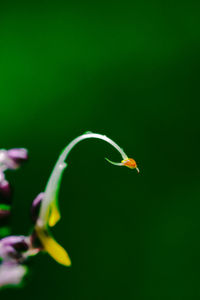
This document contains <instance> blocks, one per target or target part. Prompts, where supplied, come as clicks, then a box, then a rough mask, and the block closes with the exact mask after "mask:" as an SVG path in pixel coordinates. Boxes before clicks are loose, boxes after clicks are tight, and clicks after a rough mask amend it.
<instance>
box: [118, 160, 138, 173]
mask: <svg viewBox="0 0 200 300" xmlns="http://www.w3.org/2000/svg"><path fill="white" fill-rule="evenodd" d="M122 165H123V166H125V167H128V168H130V169H136V170H137V171H138V173H139V172H140V171H139V169H138V167H137V164H136V161H135V160H134V159H133V158H126V159H124V160H122Z"/></svg>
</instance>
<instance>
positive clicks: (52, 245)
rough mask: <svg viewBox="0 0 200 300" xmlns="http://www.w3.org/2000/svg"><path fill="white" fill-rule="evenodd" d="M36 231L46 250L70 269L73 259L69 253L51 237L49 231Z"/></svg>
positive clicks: (39, 229) (40, 229)
mask: <svg viewBox="0 0 200 300" xmlns="http://www.w3.org/2000/svg"><path fill="white" fill-rule="evenodd" d="M35 230H36V232H37V236H38V238H39V240H40V242H41V243H42V245H43V247H44V250H45V251H46V252H47V253H48V254H49V255H50V256H51V257H52V258H53V259H54V260H55V261H57V262H58V263H59V264H61V265H63V266H66V267H70V266H71V259H70V257H69V255H68V253H67V251H66V250H65V249H64V248H63V247H62V246H61V245H59V244H58V243H57V242H56V241H55V240H54V239H53V238H52V237H51V236H50V234H49V233H48V232H47V230H44V229H42V228H38V227H36V229H35Z"/></svg>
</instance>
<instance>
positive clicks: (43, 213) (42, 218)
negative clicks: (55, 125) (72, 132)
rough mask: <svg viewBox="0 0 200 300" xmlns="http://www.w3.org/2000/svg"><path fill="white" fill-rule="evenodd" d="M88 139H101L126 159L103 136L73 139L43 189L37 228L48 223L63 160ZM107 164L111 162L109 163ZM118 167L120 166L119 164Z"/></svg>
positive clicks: (123, 154)
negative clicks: (77, 145)
mask: <svg viewBox="0 0 200 300" xmlns="http://www.w3.org/2000/svg"><path fill="white" fill-rule="evenodd" d="M89 138H96V139H101V140H104V141H106V142H107V143H109V144H110V145H112V146H113V147H114V148H115V149H116V150H117V151H118V152H119V153H120V154H121V156H122V159H127V158H128V157H127V155H126V153H125V152H124V151H123V149H121V148H120V147H119V146H118V145H117V144H116V143H115V142H114V141H112V140H111V139H109V138H108V137H107V136H105V135H101V134H97V133H90V132H89V133H85V134H83V135H81V136H79V137H77V138H75V139H74V140H73V141H72V142H71V143H70V144H69V145H68V146H67V147H66V148H65V149H64V150H63V152H62V153H61V155H60V157H59V158H58V160H57V162H56V164H55V167H54V168H53V171H52V173H51V175H50V178H49V180H48V182H47V185H46V188H45V193H44V199H43V201H42V204H41V209H40V214H39V218H38V222H37V225H38V226H46V225H47V223H48V214H49V208H50V205H51V203H52V202H53V201H54V196H55V195H56V193H57V192H58V189H59V184H60V181H61V177H62V173H63V171H64V169H65V168H66V166H67V164H66V163H65V160H66V159H67V157H68V155H69V153H70V151H71V150H72V149H73V148H74V146H75V145H76V144H78V143H79V142H80V141H83V140H85V139H89ZM108 161H109V160H108ZM109 162H111V161H109ZM111 163H113V162H111ZM114 164H115V163H114ZM117 165H118V163H117ZM119 165H121V163H119Z"/></svg>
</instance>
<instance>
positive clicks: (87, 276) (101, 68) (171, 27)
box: [0, 0, 200, 300]
mask: <svg viewBox="0 0 200 300" xmlns="http://www.w3.org/2000/svg"><path fill="white" fill-rule="evenodd" d="M197 3H198V1H167V2H166V1H147V3H146V2H144V1H131V2H130V1H129V2H128V1H126V0H125V1H105V2H103V1H89V0H86V1H65V2H61V1H38V3H37V1H26V2H25V1H24V2H21V1H15V2H14V1H13V2H12V1H11V2H10V1H1V4H0V126H1V127H0V128H1V131H0V132H1V141H0V144H1V147H5V148H9V147H27V148H28V149H29V153H30V160H29V163H28V164H27V165H26V166H24V168H23V169H20V170H19V171H18V172H16V173H9V179H10V181H11V182H12V183H13V184H14V185H15V199H14V200H15V202H14V215H13V220H12V224H13V233H15V234H27V233H28V232H29V227H30V220H29V208H30V204H31V202H32V200H33V199H34V197H35V196H36V195H37V193H39V192H40V191H42V190H43V189H44V187H45V184H46V181H47V179H48V176H49V174H50V172H51V169H52V167H53V165H54V163H55V161H56V159H57V157H58V154H59V152H60V151H61V150H62V148H63V147H64V146H65V145H66V144H67V143H68V142H69V141H70V140H71V139H72V138H74V137H76V136H78V135H79V134H81V133H83V132H84V131H86V130H91V131H93V132H99V133H103V134H106V135H108V136H109V137H111V138H113V139H114V140H115V141H116V142H117V143H119V145H120V146H122V147H123V148H124V150H125V151H126V152H127V153H128V154H129V155H130V156H131V157H133V158H135V159H136V161H137V162H138V165H139V168H140V169H141V173H140V174H139V175H138V174H137V173H136V171H131V170H129V169H126V168H117V167H114V166H111V165H109V164H108V163H106V161H105V160H104V157H105V156H107V157H109V158H111V159H113V160H118V159H119V156H118V155H117V153H116V152H115V151H113V149H112V148H111V147H110V146H109V145H106V144H104V143H103V142H101V141H95V140H90V141H87V142H86V141H85V142H83V143H82V144H80V145H79V146H78V147H77V148H76V149H74V151H73V152H72V154H71V156H70V157H69V167H68V169H67V170H66V172H65V174H64V178H63V183H62V187H61V194H60V203H61V210H62V215H63V218H62V220H61V222H60V223H59V224H58V225H57V226H56V228H55V229H54V235H55V236H56V239H57V240H58V241H60V243H61V244H62V245H63V246H65V248H66V249H67V250H68V252H69V254H70V256H71V258H72V267H71V268H69V269H67V268H64V267H62V266H60V265H58V264H56V262H54V261H53V260H52V259H51V258H50V257H49V256H47V255H39V256H37V257H35V258H33V259H32V260H31V261H30V263H29V265H30V269H31V273H30V276H29V277H28V281H27V283H26V285H25V287H24V288H22V289H18V290H15V289H13V290H3V291H2V292H1V295H0V298H1V299H20V300H25V299H29V300H35V299H43V298H44V299H70V300H80V299H81V300H84V299H86V300H90V299H91V300H96V299H97V300H103V299H109V300H110V299H115V300H117V299H126V300H128V299H135V300H140V299H141V300H143V299H144V300H149V299H153V300H164V299H167V300H169V299H170V300H171V299H176V300H179V299H188V300H189V299H200V218H199V215H200V189H199V181H200V160H199V153H200V143H199V131H200V124H199V109H200V104H199V67H200V58H199V57H200V56H199V50H200V23H199V10H200V4H199V3H198V4H197ZM3 297H4V298H3Z"/></svg>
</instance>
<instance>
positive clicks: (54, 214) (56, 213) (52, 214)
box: [48, 202, 61, 227]
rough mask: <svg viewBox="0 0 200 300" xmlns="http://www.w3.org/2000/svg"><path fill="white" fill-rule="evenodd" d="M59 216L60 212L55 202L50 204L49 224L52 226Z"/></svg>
mask: <svg viewBox="0 0 200 300" xmlns="http://www.w3.org/2000/svg"><path fill="white" fill-rule="evenodd" d="M60 218H61V216H60V212H59V210H58V207H57V205H56V203H55V202H53V203H52V205H51V212H50V216H49V221H48V223H49V226H50V227H53V226H55V225H56V223H57V222H58V221H59V220H60Z"/></svg>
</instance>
